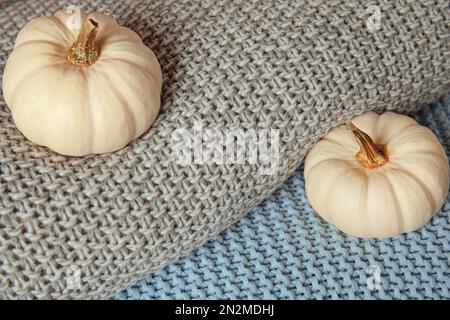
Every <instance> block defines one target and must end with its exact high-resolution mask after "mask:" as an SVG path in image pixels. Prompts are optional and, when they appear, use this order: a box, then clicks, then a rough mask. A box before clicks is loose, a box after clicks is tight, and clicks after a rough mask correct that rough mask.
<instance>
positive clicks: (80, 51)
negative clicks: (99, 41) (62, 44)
mask: <svg viewBox="0 0 450 320" xmlns="http://www.w3.org/2000/svg"><path fill="white" fill-rule="evenodd" d="M97 32H98V23H97V22H96V21H95V20H94V19H87V20H86V22H85V23H84V25H83V27H82V28H81V31H80V34H79V35H78V38H77V40H76V41H75V42H74V43H73V44H72V46H71V47H70V49H69V51H68V52H67V61H69V62H70V63H71V64H74V65H76V66H80V67H87V66H90V65H91V64H93V63H94V62H95V61H97V59H98V57H99V49H98V47H97V46H96V45H95V37H96V36H97Z"/></svg>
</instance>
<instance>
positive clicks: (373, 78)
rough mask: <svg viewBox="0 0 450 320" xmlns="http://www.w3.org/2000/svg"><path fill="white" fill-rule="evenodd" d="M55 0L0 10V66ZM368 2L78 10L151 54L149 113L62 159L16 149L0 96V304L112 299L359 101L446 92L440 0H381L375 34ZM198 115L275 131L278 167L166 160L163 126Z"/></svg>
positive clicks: (202, 237) (296, 157) (363, 104)
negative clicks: (127, 133) (156, 98)
mask: <svg viewBox="0 0 450 320" xmlns="http://www.w3.org/2000/svg"><path fill="white" fill-rule="evenodd" d="M64 3H67V5H69V4H71V2H70V1H67V2H65V1H56V0H55V1H44V2H39V3H36V2H35V1H17V2H5V3H2V4H0V35H1V36H0V37H1V41H0V48H1V51H0V72H3V68H4V64H5V62H6V58H7V56H8V54H9V53H10V52H11V50H12V48H13V44H14V39H15V37H16V35H17V33H18V31H19V29H20V28H21V27H22V26H23V25H24V24H25V23H26V21H28V20H30V19H32V18H34V17H36V16H40V15H51V14H53V13H54V12H55V11H57V10H58V9H60V8H61V6H62V5H63V4H64ZM369 3H371V2H370V1H358V2H354V3H352V2H351V3H348V2H347V1H345V0H342V1H333V2H330V1H314V2H311V3H301V2H299V1H277V2H274V1H259V2H255V3H251V2H247V1H234V2H233V1H213V0H210V1H193V2H189V3H181V2H179V1H175V0H173V1H170V0H169V1H165V0H161V1H159V0H156V1H131V0H130V1H122V2H120V3H119V2H117V3H116V2H114V1H100V0H98V1H92V2H90V3H89V4H86V6H85V7H83V9H85V10H87V11H100V12H103V13H106V14H110V15H112V16H113V17H114V18H116V19H117V20H118V21H119V22H120V23H121V24H123V25H125V26H127V27H130V28H131V29H133V30H134V31H136V32H137V33H138V34H140V35H141V36H142V37H143V38H144V42H145V43H146V44H147V45H148V46H149V47H150V48H151V49H152V50H154V51H155V53H156V54H157V56H158V59H159V61H160V64H161V66H162V70H163V75H164V87H163V97H162V113H161V114H160V116H159V118H158V120H157V121H156V123H155V124H154V125H153V127H152V128H151V129H150V130H149V131H148V132H147V133H146V134H144V136H143V137H141V138H140V139H138V140H137V141H135V142H134V143H132V144H131V145H129V146H128V147H126V148H125V149H123V150H121V151H119V152H116V153H114V154H110V155H102V156H90V157H85V158H69V157H63V156H59V155H56V154H55V153H53V152H51V151H49V150H47V149H45V148H42V147H38V146H36V145H34V144H32V143H30V142H28V141H27V140H26V139H25V138H24V137H23V136H22V135H21V134H20V133H19V132H18V131H17V130H16V128H15V126H14V124H13V122H12V118H11V116H10V112H9V110H8V108H7V106H6V105H5V103H4V101H3V98H2V99H1V100H0V119H1V125H0V146H1V155H0V159H1V165H0V191H1V194H0V197H1V198H0V279H1V282H0V297H1V298H17V297H21V298H106V297H109V296H111V295H112V294H114V293H116V292H118V291H119V290H120V289H122V288H125V287H127V286H129V285H130V284H132V283H134V282H135V281H136V280H138V279H140V278H143V277H144V276H145V275H147V274H149V273H150V272H152V271H155V270H158V269H160V268H162V267H163V266H165V265H167V264H169V263H171V262H173V261H174V260H175V259H177V258H178V257H179V256H180V255H181V254H183V253H185V252H187V251H188V250H190V249H192V248H194V247H196V246H199V245H201V244H202V243H204V242H205V241H206V240H207V239H209V238H210V237H211V236H212V235H214V234H216V233H218V232H219V231H221V230H223V229H224V228H225V227H227V226H228V225H230V224H232V223H233V222H235V221H236V220H237V219H238V218H239V217H240V216H241V215H242V214H244V213H246V212H247V211H248V210H249V209H250V208H252V207H254V206H255V205H256V204H258V203H259V202H260V201H261V200H262V199H263V198H264V197H266V196H267V195H268V194H269V193H270V192H271V191H272V190H273V189H274V188H276V186H278V185H279V184H280V183H281V182H282V181H284V180H285V179H286V177H287V176H288V175H289V174H290V173H291V172H292V171H293V170H294V169H295V168H296V167H297V166H298V164H299V163H300V161H301V160H302V159H303V157H304V156H305V154H306V152H307V150H308V149H309V148H310V147H311V146H312V145H313V144H314V143H315V142H316V141H317V140H318V139H319V138H320V137H321V136H322V135H323V134H325V133H326V132H327V131H328V130H329V129H330V128H332V127H333V126H335V125H338V124H340V123H343V122H344V121H346V120H347V119H349V118H351V117H353V116H354V115H357V114H360V113H362V112H364V111H367V110H377V111H382V110H394V111H397V112H411V111H415V110H418V109H419V108H420V107H421V106H423V105H424V104H425V103H428V102H431V101H434V100H436V99H437V98H438V97H439V96H440V95H442V94H443V93H444V92H446V91H448V90H449V89H450V83H449V78H450V62H449V58H448V57H449V55H450V44H449V40H448V27H447V25H446V18H447V17H448V16H449V14H450V9H449V7H448V4H447V2H446V1H423V2H406V1H383V2H382V3H381V4H380V5H379V8H380V9H381V13H382V15H383V16H382V19H381V24H380V28H381V29H380V30H377V31H373V32H371V31H369V30H368V28H367V25H366V22H367V19H368V17H369V16H370V14H366V8H367V5H368V4H369ZM55 90H57V88H55ZM195 121H202V125H203V127H213V126H218V127H221V128H226V127H228V126H229V125H238V126H239V127H240V128H258V129H263V128H267V129H278V130H279V134H280V149H279V154H280V156H279V166H278V170H277V172H276V174H272V175H261V174H259V173H258V169H259V167H258V166H257V165H251V164H227V165H214V164H192V165H187V166H183V165H180V164H177V163H176V162H175V161H174V160H173V159H172V158H171V153H170V150H171V147H172V145H171V144H172V138H171V134H172V132H173V131H174V130H175V129H177V128H186V129H190V128H192V127H193V125H194V122H195ZM77 271H79V278H80V281H79V282H78V283H77V284H76V285H75V286H73V285H68V284H72V282H71V280H72V279H73V273H74V272H75V273H76V272H77Z"/></svg>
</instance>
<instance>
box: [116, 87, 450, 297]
mask: <svg viewBox="0 0 450 320" xmlns="http://www.w3.org/2000/svg"><path fill="white" fill-rule="evenodd" d="M413 116H414V117H415V118H416V120H417V121H418V122H419V123H420V124H422V125H424V126H427V127H428V128H430V129H431V130H432V131H433V132H434V134H436V136H437V138H438V139H439V141H440V142H441V143H442V145H443V146H444V150H445V151H446V152H447V155H450V94H449V95H447V96H446V97H445V98H443V99H442V100H440V101H439V102H438V103H435V104H433V105H432V106H430V107H429V108H425V109H424V110H422V111H421V112H419V113H417V114H415V115H413ZM449 214H450V194H449V195H448V198H447V202H446V203H445V204H444V206H443V207H442V209H441V210H440V211H439V212H438V213H437V214H436V216H434V217H433V218H432V219H431V221H430V222H429V223H427V224H426V225H425V226H424V227H423V228H421V229H419V230H417V231H415V232H410V233H407V234H403V235H400V236H398V237H394V238H390V239H381V240H377V239H368V240H364V239H357V238H354V237H349V236H347V235H345V234H344V233H342V232H339V231H338V230H337V229H336V228H335V227H333V226H332V225H330V224H328V223H327V222H325V221H324V220H323V219H321V218H320V217H319V216H318V215H317V214H316V213H315V212H314V211H313V209H312V208H311V206H310V205H309V202H308V201H307V198H306V193H305V181H304V178H303V166H300V167H299V168H298V169H297V170H296V171H295V172H294V174H293V175H292V176H291V177H290V178H289V179H288V180H286V182H284V183H283V184H282V185H281V187H280V188H278V189H277V190H276V191H275V192H274V193H273V194H272V195H271V196H270V197H268V198H267V199H266V200H264V201H263V202H262V203H261V204H260V205H259V206H258V207H256V208H255V209H253V210H251V211H250V213H249V214H247V215H246V216H245V217H243V218H241V219H240V220H239V221H238V222H237V223H236V224H234V225H233V226H231V227H230V228H228V229H227V230H225V231H224V232H222V233H221V234H219V235H218V236H216V237H214V238H213V239H211V240H210V241H208V242H207V243H206V244H205V245H203V246H202V247H201V248H199V249H197V250H195V251H193V252H192V253H190V254H188V255H187V256H186V257H183V258H181V259H180V260H179V261H177V262H176V263H174V264H171V265H169V266H167V267H166V268H164V269H163V270H161V271H158V272H155V273H153V274H152V275H150V276H149V277H148V278H146V279H145V280H142V281H140V282H139V283H137V284H136V285H134V286H132V287H130V288H128V289H127V290H124V291H123V292H121V293H120V294H118V295H116V296H115V297H114V298H115V299H450V268H449V262H450V261H449V257H450V220H449ZM378 272H379V273H378ZM377 273H378V274H379V278H378V279H379V281H378V280H377V278H376V274H377Z"/></svg>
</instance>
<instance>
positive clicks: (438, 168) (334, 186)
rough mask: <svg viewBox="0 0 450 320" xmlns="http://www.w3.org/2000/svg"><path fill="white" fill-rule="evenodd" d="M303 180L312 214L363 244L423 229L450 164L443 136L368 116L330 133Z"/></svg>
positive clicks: (441, 196) (407, 121)
mask: <svg viewBox="0 0 450 320" xmlns="http://www.w3.org/2000/svg"><path fill="white" fill-rule="evenodd" d="M355 138H356V139H355ZM304 175H305V185H306V194H307V197H308V199H309V201H310V203H311V205H312V207H313V208H314V210H315V211H316V212H317V213H318V214H319V215H320V216H321V217H322V218H324V219H325V220H326V221H327V222H329V223H331V224H334V225H336V227H337V228H338V229H340V230H342V231H344V232H345V233H347V234H350V235H353V236H357V237H363V238H368V237H376V238H384V237H391V236H396V235H399V234H401V233H403V232H409V231H413V230H416V229H418V228H420V227H422V226H423V225H424V224H426V223H427V222H428V221H429V220H430V219H431V217H432V216H433V214H434V213H436V212H437V211H438V210H439V209H440V208H441V206H442V205H443V203H444V201H445V200H446V197H447V193H448V188H449V164H448V158H447V156H446V154H445V152H444V150H443V148H442V146H441V145H440V143H439V142H438V140H437V138H436V137H435V136H434V134H433V133H432V132H431V131H430V130H429V129H428V128H425V127H423V126H420V125H419V124H417V122H416V121H415V120H413V119H411V118H409V117H407V116H404V115H399V114H395V113H392V112H386V113H383V114H381V115H379V114H377V113H375V112H368V113H366V114H364V115H362V116H359V117H356V118H355V119H353V120H352V122H351V123H349V124H347V125H342V126H339V127H336V128H334V129H332V130H331V131H330V132H329V133H328V134H327V135H326V136H325V137H323V138H322V139H321V140H320V141H319V142H318V143H317V144H316V145H315V146H314V147H313V148H312V149H311V151H310V152H309V154H308V156H307V157H306V160H305V171H304Z"/></svg>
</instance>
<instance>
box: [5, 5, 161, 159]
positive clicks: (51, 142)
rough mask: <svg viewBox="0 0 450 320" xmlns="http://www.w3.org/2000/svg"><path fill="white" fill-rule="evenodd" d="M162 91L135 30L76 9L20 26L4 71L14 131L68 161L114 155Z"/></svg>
mask: <svg viewBox="0 0 450 320" xmlns="http://www.w3.org/2000/svg"><path fill="white" fill-rule="evenodd" d="M72 11H73V10H72ZM161 86H162V74H161V68H160V66H159V63H158V60H157V59H156V56H155V55H154V54H153V52H152V51H151V50H150V49H149V48H147V47H146V46H145V45H144V44H143V42H142V40H141V38H140V37H139V36H138V35H137V34H136V33H135V32H133V31H132V30H130V29H127V28H125V27H122V26H120V25H118V24H117V22H116V21H115V20H114V19H112V18H111V17H108V16H106V15H104V14H100V13H91V14H87V13H85V12H83V11H79V12H77V11H75V12H72V13H71V12H68V11H58V12H57V13H56V14H55V15H54V16H53V17H39V18H36V19H34V20H32V21H30V22H29V23H27V24H26V25H25V26H24V27H23V29H22V30H21V31H20V33H19V34H18V36H17V39H16V43H15V47H14V49H13V51H12V53H11V55H10V57H9V59H8V61H7V64H6V67H5V71H4V74H3V94H4V98H5V101H6V104H7V105H8V106H9V108H10V110H11V113H12V117H13V119H14V122H15V124H16V126H17V128H18V129H19V130H20V131H21V132H22V133H23V134H24V135H25V137H27V138H28V139H29V140H31V141H33V142H35V143H37V144H39V145H43V146H47V147H49V148H50V149H52V150H54V151H56V152H58V153H61V154H64V155H71V156H83V155H87V154H91V153H95V154H98V153H105V152H111V151H115V150H118V149H120V148H122V147H124V146H126V145H127V144H128V143H129V142H130V141H131V140H133V139H135V138H137V137H139V136H140V135H141V134H142V133H144V132H145V131H146V130H147V129H148V128H149V127H150V125H151V124H152V122H153V121H154V120H155V118H156V116H157V114H158V111H159V108H160V94H161Z"/></svg>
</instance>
